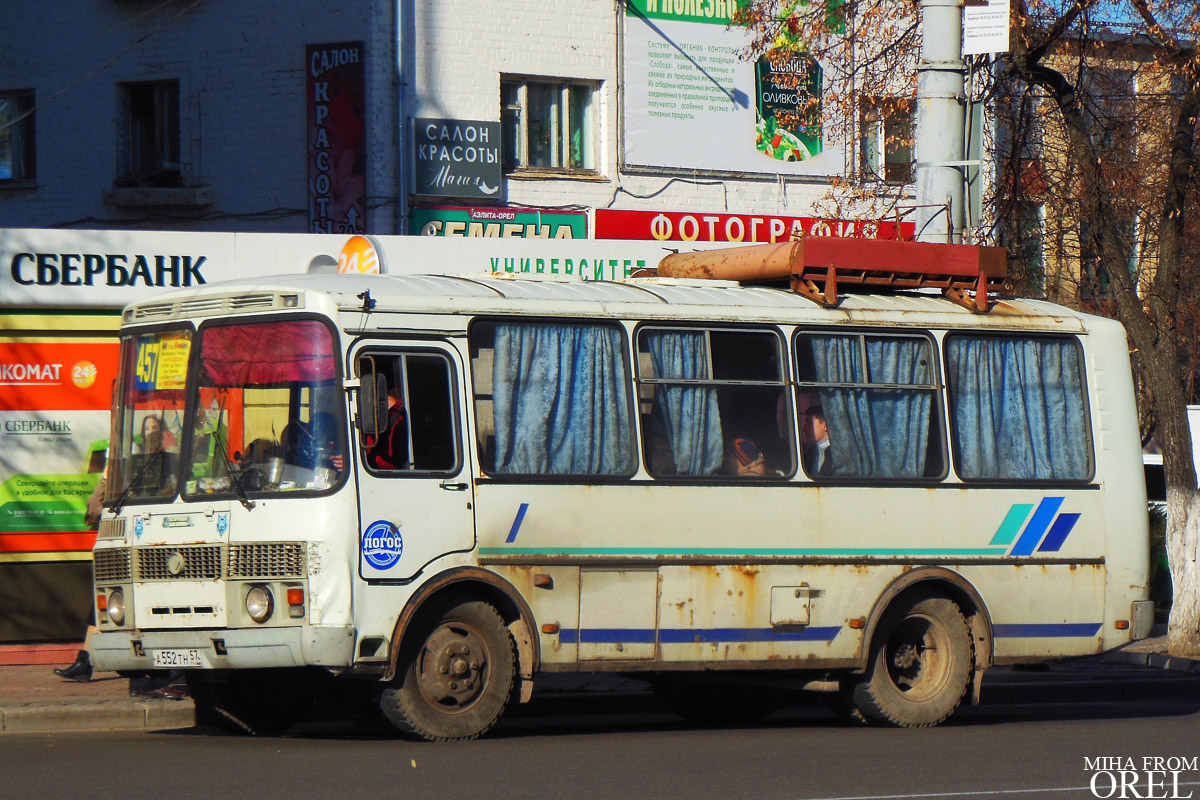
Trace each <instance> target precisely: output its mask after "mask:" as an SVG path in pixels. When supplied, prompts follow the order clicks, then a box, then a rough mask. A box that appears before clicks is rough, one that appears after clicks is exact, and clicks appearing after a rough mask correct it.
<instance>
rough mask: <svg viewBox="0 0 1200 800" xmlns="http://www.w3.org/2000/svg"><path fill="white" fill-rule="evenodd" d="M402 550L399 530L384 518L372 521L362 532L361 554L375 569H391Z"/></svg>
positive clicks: (402, 540) (401, 538)
mask: <svg viewBox="0 0 1200 800" xmlns="http://www.w3.org/2000/svg"><path fill="white" fill-rule="evenodd" d="M403 552H404V537H402V536H401V535H400V530H399V529H398V528H397V527H396V526H395V525H393V524H392V523H390V522H388V521H387V520H385V519H381V520H379V521H377V522H372V523H371V526H370V527H369V528H367V530H366V532H364V533H363V538H362V554H363V558H365V559H366V560H367V563H368V564H370V565H371V566H372V567H374V568H375V569H391V568H392V567H393V566H395V564H396V562H397V561H399V560H400V555H401V554H402V553H403Z"/></svg>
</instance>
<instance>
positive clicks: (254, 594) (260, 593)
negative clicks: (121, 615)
mask: <svg viewBox="0 0 1200 800" xmlns="http://www.w3.org/2000/svg"><path fill="white" fill-rule="evenodd" d="M274 610H275V598H274V597H272V596H271V590H270V589H268V588H267V587H266V586H263V585H262V584H259V585H257V586H251V587H250V591H248V592H246V613H247V614H249V615H250V619H252V620H254V621H255V622H260V623H261V622H266V621H267V620H269V619H270V618H271V612H272V611H274ZM110 613H111V612H110Z"/></svg>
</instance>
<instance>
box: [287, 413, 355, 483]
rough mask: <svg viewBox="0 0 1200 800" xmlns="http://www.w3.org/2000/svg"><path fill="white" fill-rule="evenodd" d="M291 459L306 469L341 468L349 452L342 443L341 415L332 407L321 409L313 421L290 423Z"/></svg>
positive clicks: (289, 454) (344, 465)
mask: <svg viewBox="0 0 1200 800" xmlns="http://www.w3.org/2000/svg"><path fill="white" fill-rule="evenodd" d="M285 438H287V440H288V444H287V447H288V450H289V453H288V461H289V462H291V463H293V464H296V465H298V466H301V467H304V468H305V469H317V468H318V467H325V468H327V469H334V470H337V471H338V472H341V471H342V470H343V469H345V467H346V459H345V456H343V455H342V452H341V448H339V447H338V438H339V437H338V428H337V419H336V418H335V417H334V416H333V414H331V413H329V412H328V411H318V412H317V413H316V414H314V415H313V418H312V420H310V421H309V422H301V421H299V420H297V421H296V422H294V423H292V424H290V425H288V430H286V431H285Z"/></svg>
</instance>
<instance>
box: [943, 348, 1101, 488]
mask: <svg viewBox="0 0 1200 800" xmlns="http://www.w3.org/2000/svg"><path fill="white" fill-rule="evenodd" d="M945 350H946V381H947V384H948V395H949V404H950V426H951V432H952V433H953V436H954V452H955V466H956V469H957V471H958V474H959V476H960V477H961V478H962V479H963V480H997V479H1002V480H1031V481H1059V480H1072V481H1078V480H1087V479H1089V478H1090V477H1091V476H1092V471H1093V465H1092V447H1091V437H1090V435H1089V430H1088V428H1089V423H1088V413H1087V402H1088V395H1087V387H1086V386H1085V384H1084V373H1083V358H1082V354H1081V352H1080V348H1079V342H1078V340H1076V339H1074V338H1071V337H1065V336H1038V337H1017V336H988V335H967V334H952V335H949V336H947V337H946V344H945ZM979 420H987V421H988V424H980V423H979Z"/></svg>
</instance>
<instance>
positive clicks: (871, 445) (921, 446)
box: [810, 336, 933, 478]
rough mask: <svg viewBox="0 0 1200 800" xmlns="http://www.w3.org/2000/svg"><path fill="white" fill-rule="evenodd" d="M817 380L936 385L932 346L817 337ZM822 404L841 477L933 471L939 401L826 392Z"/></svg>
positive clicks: (900, 394) (921, 394) (863, 391)
mask: <svg viewBox="0 0 1200 800" xmlns="http://www.w3.org/2000/svg"><path fill="white" fill-rule="evenodd" d="M810 341H811V342H812V351H813V364H814V369H815V373H816V374H815V376H814V377H815V378H816V380H817V381H819V382H822V383H858V384H865V383H888V384H900V385H902V386H903V385H913V384H916V385H923V386H929V385H930V384H931V383H932V380H931V369H932V367H931V365H930V363H929V360H930V355H929V344H928V343H927V342H926V341H925V340H923V339H891V338H882V337H868V338H867V340H866V357H867V363H866V365H865V369H864V364H863V363H862V350H861V349H860V348H861V345H862V340H861V339H859V338H858V337H846V336H813V337H811V339H810ZM821 404H822V406H823V408H824V410H825V421H826V424H827V425H828V426H829V447H830V453H831V455H832V458H833V464H834V468H833V474H834V475H835V476H838V475H840V476H858V477H871V478H918V477H921V476H922V475H923V474H924V471H925V455H926V450H927V448H928V445H929V425H930V421H931V415H932V411H933V394H932V392H930V391H918V390H916V389H892V388H889V389H882V388H880V389H868V388H859V387H856V388H850V387H847V388H845V389H837V388H826V389H822V390H821Z"/></svg>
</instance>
